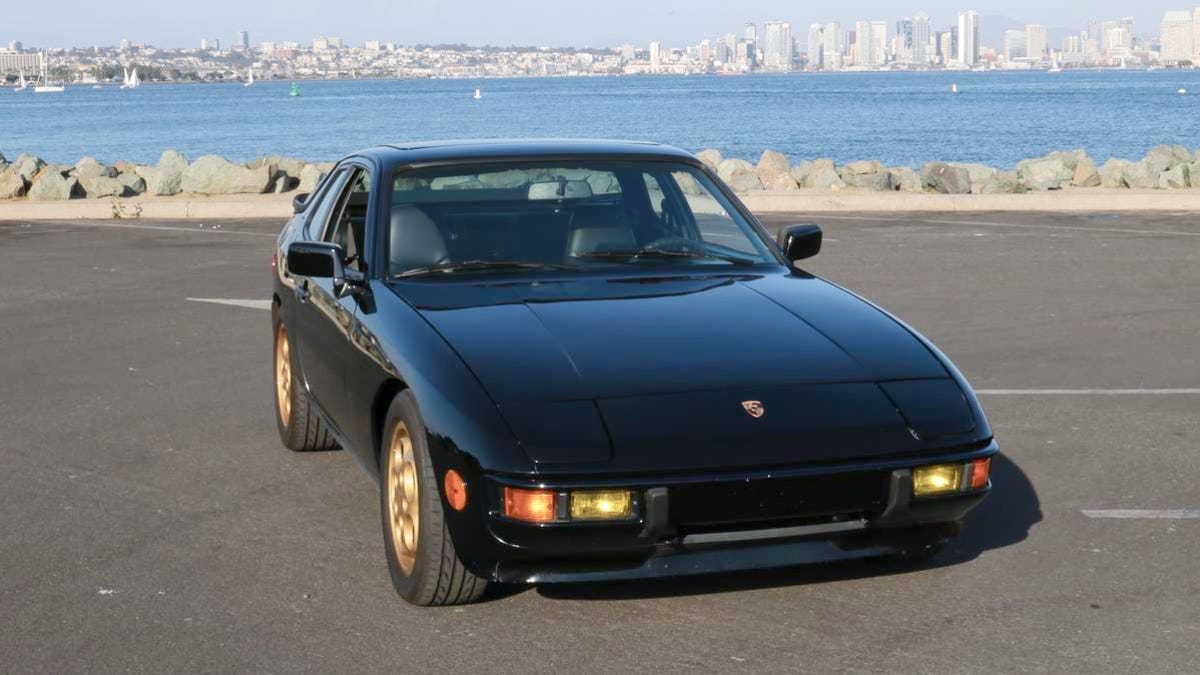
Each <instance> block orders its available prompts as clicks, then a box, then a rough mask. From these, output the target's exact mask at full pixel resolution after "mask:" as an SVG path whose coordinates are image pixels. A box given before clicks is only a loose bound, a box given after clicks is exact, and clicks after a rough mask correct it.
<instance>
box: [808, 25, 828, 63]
mask: <svg viewBox="0 0 1200 675" xmlns="http://www.w3.org/2000/svg"><path fill="white" fill-rule="evenodd" d="M824 52H825V31H824V30H822V28H821V24H819V23H814V24H813V25H811V26H809V27H808V51H807V54H808V67H809V68H823V67H824V66H825V59H824Z"/></svg>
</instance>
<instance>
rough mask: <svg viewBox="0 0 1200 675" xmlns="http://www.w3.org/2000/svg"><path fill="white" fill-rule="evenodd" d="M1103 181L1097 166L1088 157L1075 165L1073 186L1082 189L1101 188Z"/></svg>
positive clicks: (1072, 179)
mask: <svg viewBox="0 0 1200 675" xmlns="http://www.w3.org/2000/svg"><path fill="white" fill-rule="evenodd" d="M1102 182H1103V181H1102V180H1101V178H1100V172H1099V171H1097V170H1096V164H1095V162H1093V161H1092V160H1091V158H1090V157H1087V156H1086V155H1085V156H1084V157H1082V158H1080V159H1079V160H1078V161H1077V162H1076V163H1075V173H1074V174H1073V175H1072V176H1071V185H1073V186H1075V187H1081V188H1089V187H1100V184H1101V183H1102Z"/></svg>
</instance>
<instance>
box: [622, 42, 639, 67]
mask: <svg viewBox="0 0 1200 675" xmlns="http://www.w3.org/2000/svg"><path fill="white" fill-rule="evenodd" d="M635 59H637V47H634V46H633V45H621V60H622V61H624V62H626V63H630V62H632V61H634V60H635Z"/></svg>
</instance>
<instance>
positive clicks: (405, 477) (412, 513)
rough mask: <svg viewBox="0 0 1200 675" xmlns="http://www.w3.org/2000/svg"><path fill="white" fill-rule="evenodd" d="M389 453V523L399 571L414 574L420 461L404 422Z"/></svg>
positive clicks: (400, 424)
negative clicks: (417, 459)
mask: <svg viewBox="0 0 1200 675" xmlns="http://www.w3.org/2000/svg"><path fill="white" fill-rule="evenodd" d="M388 452H389V453H391V460H390V462H389V467H390V471H389V473H388V479H387V491H388V511H389V513H388V522H390V523H391V528H390V531H391V533H392V546H393V547H394V550H395V551H396V558H398V559H399V561H400V569H401V570H403V571H404V574H405V575H406V576H407V575H409V574H412V570H413V564H414V563H415V562H416V560H417V539H418V536H419V535H420V526H421V508H420V494H419V492H418V490H419V488H418V483H417V462H416V457H415V456H414V454H413V444H412V438H411V437H410V436H409V435H408V427H407V426H405V424H404V422H400V423H398V424H397V425H396V430H395V431H394V432H392V440H391V444H390V445H389V448H388Z"/></svg>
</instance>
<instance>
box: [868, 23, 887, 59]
mask: <svg viewBox="0 0 1200 675" xmlns="http://www.w3.org/2000/svg"><path fill="white" fill-rule="evenodd" d="M871 48H872V49H874V50H875V55H874V57H873V60H874V62H875V65H877V66H882V65H883V64H885V63H887V60H888V58H887V22H884V21H872V22H871Z"/></svg>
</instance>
